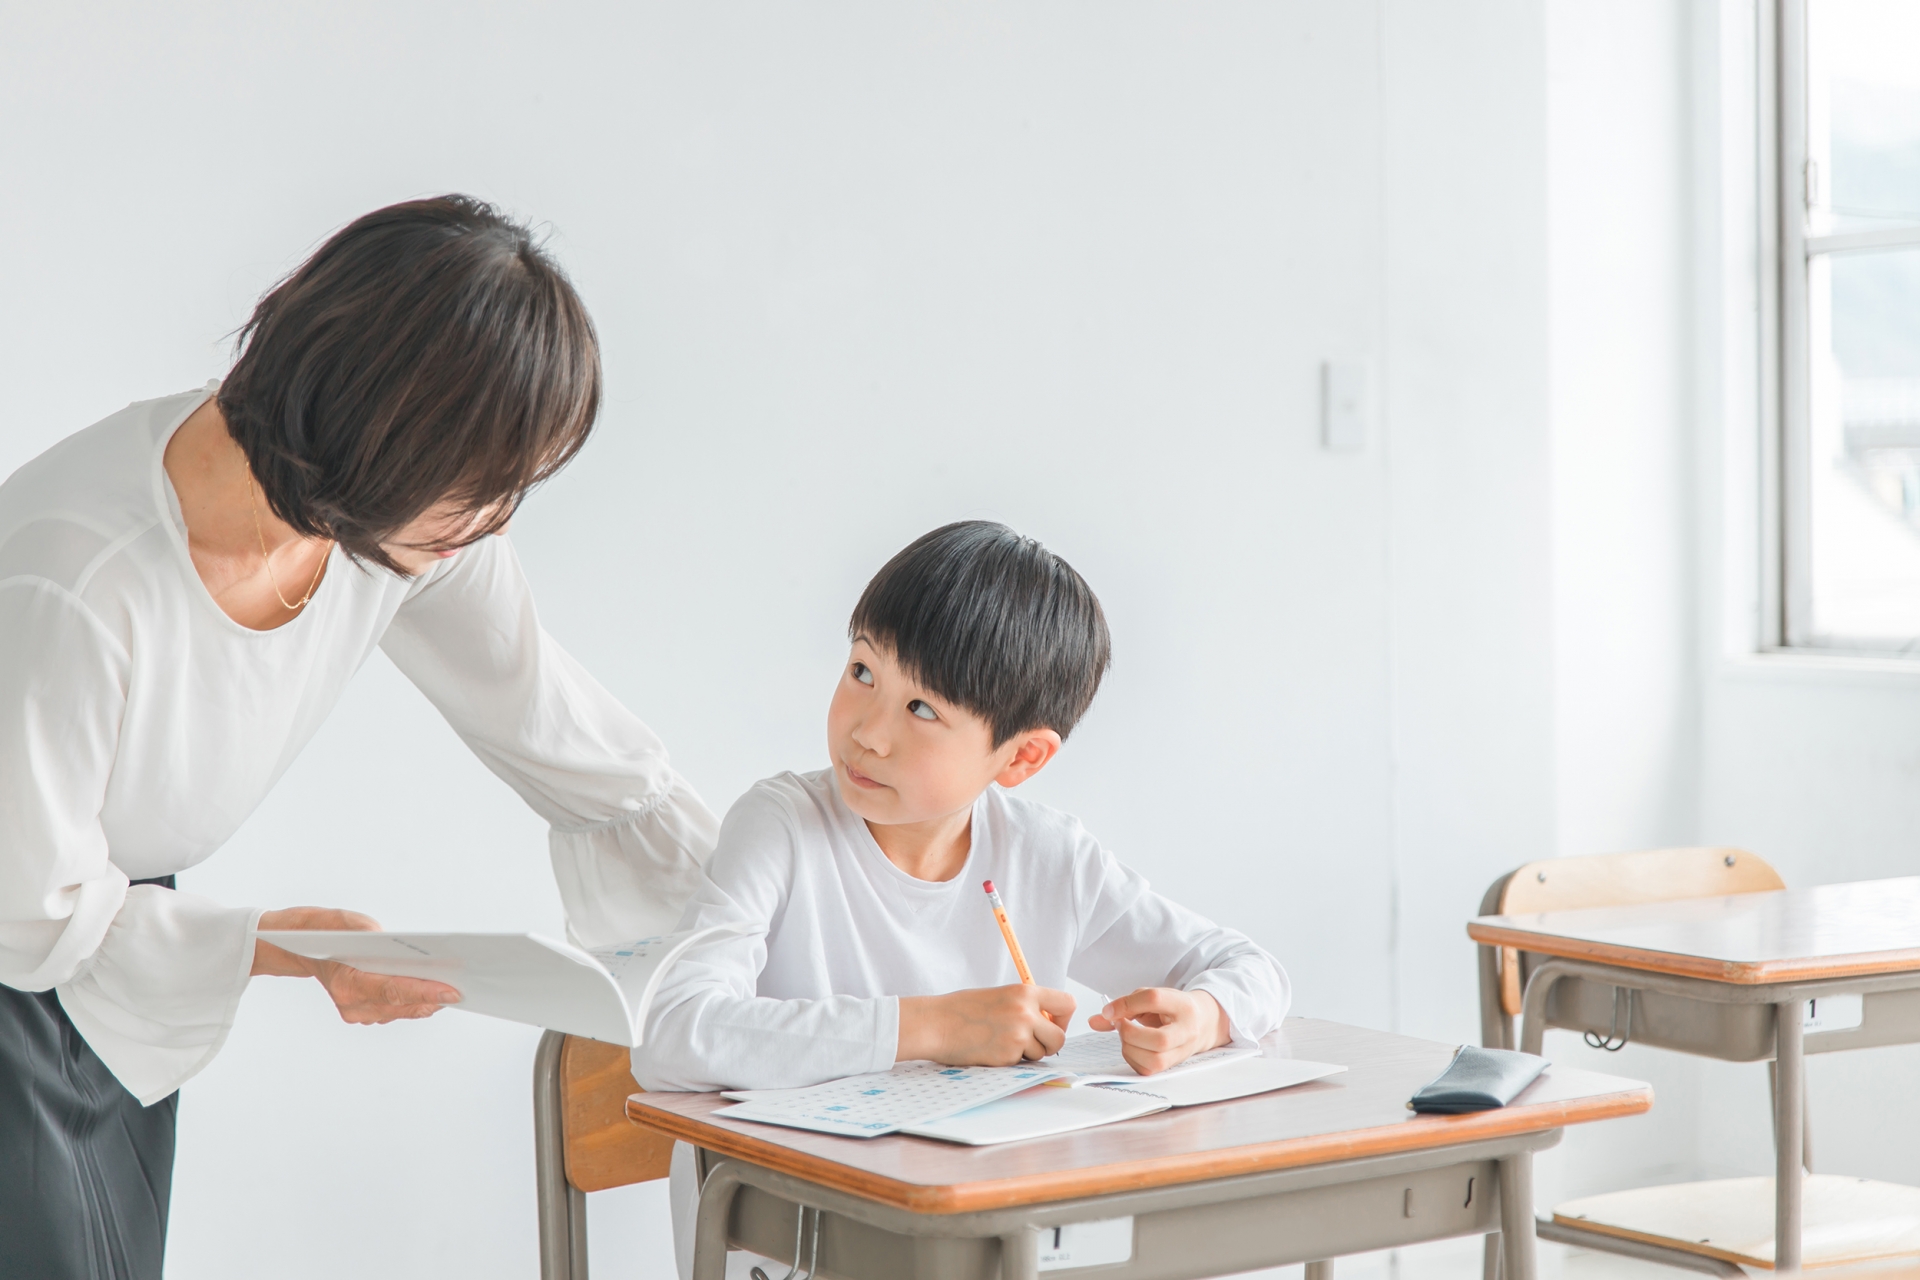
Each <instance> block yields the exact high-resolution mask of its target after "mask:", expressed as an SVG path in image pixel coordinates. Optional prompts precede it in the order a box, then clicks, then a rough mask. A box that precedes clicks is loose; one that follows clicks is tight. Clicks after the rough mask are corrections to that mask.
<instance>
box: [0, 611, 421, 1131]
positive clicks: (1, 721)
mask: <svg viewBox="0 0 1920 1280" xmlns="http://www.w3.org/2000/svg"><path fill="white" fill-rule="evenodd" d="M128 670H129V664H128V661H127V655H126V652H125V650H124V649H123V648H122V647H121V645H120V642H119V641H118V640H117V639H116V638H115V637H114V636H113V635H111V634H110V633H109V632H108V631H107V630H106V628H105V627H103V626H102V625H101V624H100V623H99V621H98V620H97V619H95V618H94V616H93V614H92V613H91V612H90V611H89V610H88V609H87V607H86V605H85V604H84V603H82V602H81V601H80V600H78V599H77V598H75V597H74V596H73V595H71V594H70V593H69V592H67V591H65V590H64V589H63V588H61V587H60V586H58V585H57V584H55V583H52V582H49V581H46V580H44V579H38V578H33V577H15V578H11V579H9V580H8V581H7V582H6V583H5V585H3V586H0V983H4V984H6V985H7V986H10V987H14V988H16V989H18V990H22V991H45V990H48V989H54V990H57V991H58V992H59V995H60V1003H61V1006H62V1007H63V1008H64V1009H65V1010H66V1012H67V1016H68V1017H69V1018H71V1019H72V1020H73V1023H74V1025H75V1026H76V1027H78V1028H79V1030H80V1032H81V1034H82V1035H84V1036H85V1037H86V1039H87V1043H88V1044H89V1045H90V1046H91V1047H92V1048H93V1051H94V1052H95V1053H96V1054H98V1055H99V1057H100V1059H101V1060H102V1061H103V1062H105V1063H106V1064H107V1067H108V1068H109V1069H110V1070H111V1071H112V1072H113V1073H114V1075H115V1076H116V1077H117V1078H118V1079H119V1080H120V1082H121V1083H122V1084H124V1085H126V1086H127V1089H128V1090H129V1091H130V1092H131V1093H133V1094H134V1096H135V1097H137V1098H139V1099H140V1100H141V1101H142V1102H147V1103H151V1102H156V1101H158V1100H159V1099H161V1098H164V1097H166V1096H167V1095H168V1094H170V1093H172V1092H173V1091H174V1090H175V1089H177V1088H179V1087H180V1085H181V1084H182V1083H184V1082H185V1081H186V1080H188V1079H189V1078H191V1077H192V1076H193V1075H194V1074H195V1073H196V1072H198V1071H199V1070H200V1068H201V1067H203V1066H205V1065H206V1063H207V1062H208V1061H210V1060H211V1059H212V1057H213V1055H214V1054H215V1053H217V1052H218V1051H219V1049H220V1046H221V1045H222V1044H223V1043H224V1042H225V1040H226V1036H227V1031H228V1028H229V1027H231V1026H232V1023H233V1015H234V1011H235V1009H236V1008H237V1007H238V1005H239V1002H240V996H241V994H242V993H243V992H244V991H245V990H246V985H247V979H248V978H249V977H250V976H251V975H252V974H253V973H255V972H264V973H290V974H298V975H299V976H315V977H322V978H323V983H324V985H326V986H327V988H328V991H329V993H330V994H332V995H333V996H334V998H335V1001H336V1003H338V1004H340V1006H341V1015H342V1016H343V1017H346V1018H348V1019H349V1020H350V1021H363V1022H374V1021H387V1020H388V1019H389V1018H390V1017H400V1016H417V1015H414V1014H410V1013H402V1012H400V1011H399V1010H400V1009H402V1008H406V1009H411V1008H414V1007H416V1006H418V1005H419V1004H420V1003H421V999H422V997H423V995H424V997H425V998H426V999H434V998H436V997H437V995H438V994H439V991H441V990H448V989H446V988H441V986H440V984H438V983H429V984H424V986H409V987H408V988H407V989H405V990H401V989H398V988H394V989H386V988H381V987H377V986H373V985H370V983H369V981H368V980H369V979H370V975H365V974H359V975H353V974H351V973H339V972H335V973H329V974H326V975H321V974H318V973H314V972H313V971H312V970H310V969H307V968H303V967H301V966H300V965H293V964H290V963H286V962H284V961H281V960H280V959H278V957H286V958H287V960H289V961H290V960H292V959H294V958H293V957H288V956H287V953H286V952H284V951H281V950H280V948H278V947H270V946H268V945H267V944H265V943H261V942H259V941H258V939H257V938H255V936H254V934H255V932H256V929H257V928H258V927H259V926H258V925H257V924H256V918H257V917H259V915H260V913H259V912H257V911H256V910H255V909H253V908H250V907H229V906H225V905H222V904H220V903H217V902H213V901H211V900H210V899H207V898H203V897H200V896H198V895H196V894H191V893H178V892H175V891H174V890H171V889H163V888H160V887H159V886H157V885H137V886H134V887H132V888H129V887H128V884H127V877H126V876H125V875H124V874H123V873H122V872H121V871H120V869H119V868H118V867H116V866H114V864H113V862H112V861H111V856H110V854H111V851H110V850H109V849H108V847H107V838H106V833H105V831H104V830H103V829H102V828H101V824H100V812H101V809H102V807H103V803H104V798H105V795H106V788H107V782H108V779H109V778H110V777H111V776H112V774H113V769H114V764H115V759H116V756H117V753H118V751H119V748H120V732H119V730H120V719H121V715H122V712H123V711H124V709H125V705H126V697H125V693H124V690H125V687H126V680H127V678H128V677H127V673H128ZM311 910H312V909H310V908H296V909H295V910H294V911H293V912H290V913H268V915H267V916H266V917H265V919H267V921H268V926H267V927H274V926H275V925H278V926H279V927H294V928H303V927H304V928H315V927H322V926H320V925H318V924H314V923H305V924H303V923H301V921H303V920H308V919H314V918H315V917H311V916H308V915H305V914H303V913H304V912H309V911H311ZM350 916H351V913H344V912H343V913H327V918H329V919H345V918H347V917H350ZM353 918H355V919H361V920H364V919H365V917H353ZM326 927H332V926H326ZM346 927H357V926H346ZM263 949H264V950H263ZM275 953H277V957H276V955H275ZM308 963H310V962H305V961H302V962H301V965H306V964H308ZM379 981H382V982H384V981H386V980H379ZM401 981H407V982H410V981H411V980H401ZM426 988H436V989H438V990H434V991H428V990H426ZM390 996H400V997H402V998H403V999H404V1004H403V1005H401V1006H395V1007H392V1008H391V1009H383V1008H382V1007H381V1005H382V1003H383V1001H385V1000H386V999H387V998H388V997H390ZM436 1007H437V1005H436Z"/></svg>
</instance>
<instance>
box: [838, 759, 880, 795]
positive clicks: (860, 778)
mask: <svg viewBox="0 0 1920 1280" xmlns="http://www.w3.org/2000/svg"><path fill="white" fill-rule="evenodd" d="M842 763H845V762H844V761H843V762H842ZM846 768H847V777H848V778H850V779H852V781H853V785H854V786H856V787H866V788H868V789H869V790H875V791H877V790H879V789H881V788H882V787H884V786H886V784H885V783H883V782H875V781H874V780H873V779H872V778H869V777H868V776H867V775H866V774H864V773H862V772H860V771H859V770H858V769H856V768H854V767H853V766H852V765H847V766H846Z"/></svg>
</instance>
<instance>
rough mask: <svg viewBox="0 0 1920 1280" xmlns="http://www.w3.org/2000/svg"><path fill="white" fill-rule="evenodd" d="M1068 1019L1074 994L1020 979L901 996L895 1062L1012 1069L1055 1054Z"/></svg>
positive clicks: (1064, 1038) (1063, 1035)
mask: <svg viewBox="0 0 1920 1280" xmlns="http://www.w3.org/2000/svg"><path fill="white" fill-rule="evenodd" d="M1072 1018H1073V997H1072V996H1070V995H1068V994H1067V993H1066V992H1064V991H1054V990H1052V989H1051V988H1048V987H1030V986H1027V985H1026V984H1024V983H1016V984H1014V985H1013V986H1009V987H980V988H977V989H975V990H972V991H955V992H952V993H950V994H948V995H944V996H901V997H900V1044H899V1048H898V1049H896V1050H895V1051H894V1060H895V1061H896V1062H912V1061H915V1060H923V1059H930V1060H932V1061H934V1062H944V1063H946V1064H947V1065H948V1066H953V1067H1010V1066H1012V1065H1014V1064H1015V1063H1016V1062H1020V1061H1021V1060H1023V1059H1039V1058H1044V1057H1046V1056H1047V1055H1048V1054H1050V1053H1058V1052H1059V1050H1060V1045H1061V1044H1062V1043H1063V1042H1064V1041H1065V1040H1066V1038H1067V1032H1066V1026H1067V1023H1068V1022H1069V1021H1070V1020H1071V1019H1072Z"/></svg>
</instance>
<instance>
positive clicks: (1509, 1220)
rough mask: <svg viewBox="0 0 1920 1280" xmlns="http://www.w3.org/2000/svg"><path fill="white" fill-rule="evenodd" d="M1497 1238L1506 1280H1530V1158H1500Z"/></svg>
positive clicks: (1514, 1156) (1532, 1268) (1531, 1187)
mask: <svg viewBox="0 0 1920 1280" xmlns="http://www.w3.org/2000/svg"><path fill="white" fill-rule="evenodd" d="M1500 1237H1501V1242H1502V1243H1503V1244H1504V1245H1505V1246H1506V1247H1505V1249H1504V1250H1503V1253H1504V1257H1503V1259H1502V1261H1503V1262H1504V1263H1505V1270H1506V1280H1534V1267H1533V1155H1532V1153H1530V1152H1526V1151H1522V1152H1521V1153H1519V1154H1518V1155H1511V1156H1502V1157H1501V1158H1500Z"/></svg>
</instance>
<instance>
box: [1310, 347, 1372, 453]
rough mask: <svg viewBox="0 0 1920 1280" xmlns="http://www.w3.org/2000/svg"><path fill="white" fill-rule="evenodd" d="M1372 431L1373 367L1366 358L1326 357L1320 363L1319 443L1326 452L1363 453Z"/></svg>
mask: <svg viewBox="0 0 1920 1280" xmlns="http://www.w3.org/2000/svg"><path fill="white" fill-rule="evenodd" d="M1372 433H1373V367H1372V366H1371V365H1369V364H1368V363H1367V362H1366V361H1365V360H1328V361H1325V362H1324V363H1322V364H1321V366H1320V447H1321V448H1322V449H1325V450H1326V451H1327V452H1328V453H1364V452H1365V451H1366V448H1367V437H1368V436H1369V435H1371V434H1372Z"/></svg>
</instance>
